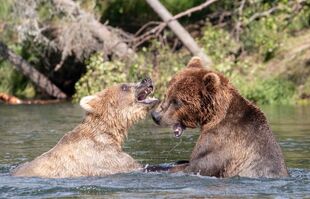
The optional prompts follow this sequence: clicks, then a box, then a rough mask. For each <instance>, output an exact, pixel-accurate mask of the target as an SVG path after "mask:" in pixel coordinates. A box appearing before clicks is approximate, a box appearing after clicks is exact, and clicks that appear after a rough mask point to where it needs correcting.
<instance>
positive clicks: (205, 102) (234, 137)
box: [152, 57, 288, 177]
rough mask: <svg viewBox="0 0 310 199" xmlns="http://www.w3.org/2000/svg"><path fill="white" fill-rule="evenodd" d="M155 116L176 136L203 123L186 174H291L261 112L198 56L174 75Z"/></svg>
mask: <svg viewBox="0 0 310 199" xmlns="http://www.w3.org/2000/svg"><path fill="white" fill-rule="evenodd" d="M152 117H153V119H154V121H155V122H156V123H157V124H166V125H170V126H171V127H172V129H173V131H174V133H175V136H176V137H179V136H181V134H182V132H183V131H184V130H185V129H186V128H197V127H200V136H199V138H198V141H197V143H196V146H195V147H194V150H193V152H192V154H191V157H190V161H189V164H188V165H187V164H185V165H183V167H185V170H184V171H185V172H194V173H199V174H201V175H207V176H216V177H232V176H244V177H283V176H288V172H287V168H286V166H285V163H284V159H283V155H282V151H281V148H280V146H279V145H278V143H277V142H276V140H275V138H274V136H273V134H272V132H271V130H270V127H269V125H268V122H267V120H266V117H265V115H264V114H263V113H262V111H261V110H260V109H259V108H258V107H257V106H255V105H254V104H252V103H251V102H249V101H248V100H246V99H245V98H244V97H242V96H241V95H240V94H239V93H238V91H237V90H236V89H235V87H234V86H233V85H232V84H231V83H230V82H229V81H228V79H227V78H225V77H224V76H223V75H221V74H220V73H217V72H213V71H210V70H207V69H205V68H204V67H203V65H202V62H201V59H200V58H198V57H193V58H192V59H191V60H190V61H189V63H188V65H187V67H186V68H184V69H183V70H181V71H180V72H179V73H177V74H176V75H175V76H174V77H173V78H172V79H171V81H170V82H169V84H168V88H167V92H166V96H165V99H164V100H163V101H162V102H161V104H160V105H159V106H158V108H157V109H156V110H155V111H153V112H152ZM179 168H181V169H182V167H181V166H180V167H179ZM175 170H176V168H173V169H172V171H175Z"/></svg>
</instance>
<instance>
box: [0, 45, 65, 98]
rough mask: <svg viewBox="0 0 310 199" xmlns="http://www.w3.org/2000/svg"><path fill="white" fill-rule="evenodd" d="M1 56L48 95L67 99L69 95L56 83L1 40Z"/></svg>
mask: <svg viewBox="0 0 310 199" xmlns="http://www.w3.org/2000/svg"><path fill="white" fill-rule="evenodd" d="M0 56H2V57H3V58H4V59H7V60H8V61H9V62H10V63H11V64H12V65H13V66H15V68H16V69H17V70H18V71H20V72H21V73H23V74H24V75H25V76H26V77H28V78H29V79H30V80H31V81H32V82H33V83H34V84H36V85H37V86H38V87H39V88H40V89H42V90H43V91H45V92H46V93H47V94H48V95H50V96H53V97H56V98H58V99H65V98H67V95H66V94H65V93H63V92H62V91H61V90H60V89H59V88H58V87H57V86H56V85H54V84H53V83H52V82H51V81H50V80H49V79H48V78H46V77H45V76H44V75H43V74H42V73H40V72H39V71H38V70H36V69H35V68H34V67H32V66H31V65H30V64H29V63H28V62H26V61H25V60H24V59H23V58H22V57H20V56H18V55H16V54H15V53H14V52H12V51H11V50H10V49H8V47H7V46H6V45H5V44H4V43H3V42H1V41H0Z"/></svg>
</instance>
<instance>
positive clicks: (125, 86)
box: [121, 84, 129, 91]
mask: <svg viewBox="0 0 310 199" xmlns="http://www.w3.org/2000/svg"><path fill="white" fill-rule="evenodd" d="M121 89H122V91H129V86H127V85H126V84H123V85H122V86H121Z"/></svg>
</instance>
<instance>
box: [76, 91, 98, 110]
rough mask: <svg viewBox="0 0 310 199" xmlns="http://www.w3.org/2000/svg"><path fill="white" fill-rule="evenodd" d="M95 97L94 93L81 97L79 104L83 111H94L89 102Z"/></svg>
mask: <svg viewBox="0 0 310 199" xmlns="http://www.w3.org/2000/svg"><path fill="white" fill-rule="evenodd" d="M96 98H97V96H95V95H89V96H86V97H83V98H82V99H81V101H80V106H81V107H82V108H83V109H84V110H85V111H87V112H90V113H92V112H94V111H95V108H94V107H93V105H92V104H91V103H90V102H92V101H93V100H95V99H96Z"/></svg>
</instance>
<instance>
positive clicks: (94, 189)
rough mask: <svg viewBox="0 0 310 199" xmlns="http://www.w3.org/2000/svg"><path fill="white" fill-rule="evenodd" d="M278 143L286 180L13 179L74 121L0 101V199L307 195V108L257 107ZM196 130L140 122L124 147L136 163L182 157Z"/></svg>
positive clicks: (46, 108)
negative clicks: (286, 170) (178, 135)
mask: <svg viewBox="0 0 310 199" xmlns="http://www.w3.org/2000/svg"><path fill="white" fill-rule="evenodd" d="M262 109H263V110H264V112H265V113H266V115H267V117H268V120H269V121H270V124H271V127H272V129H273V132H274V134H275V136H276V138H277V140H278V142H279V143H280V145H281V147H282V149H283V151H284V155H285V160H286V163H287V166H288V167H289V172H290V174H291V177H289V178H283V179H250V178H240V177H234V178H228V179H217V178H213V177H205V176H197V175H190V174H182V173H177V174H167V173H142V172H135V173H127V174H117V175H112V176H107V177H84V178H74V179H42V178H20V177H12V176H10V175H9V171H10V169H12V168H14V167H15V166H16V165H18V164H20V163H22V162H25V161H30V160H32V159H33V158H35V157H36V156H38V155H40V154H42V153H43V152H45V151H47V150H49V149H50V148H51V147H53V146H54V145H55V144H56V143H57V141H58V140H59V139H60V138H61V137H62V136H63V134H64V133H66V132H67V131H69V130H71V129H72V128H73V127H74V126H75V125H76V124H77V123H79V122H80V121H81V120H82V117H83V114H84V113H83V111H82V110H81V109H80V108H79V106H77V105H72V104H69V103H68V104H67V103H65V104H57V105H25V106H24V105H21V106H7V105H3V104H0V198H55V197H62V198H63V197H70V198H71V197H83V198H88V197H89V198H205V197H207V198H249V197H250V198H309V197H310V106H308V107H305V106H301V107H297V106H266V107H262ZM197 137H198V130H191V131H186V132H184V133H183V136H182V137H181V139H176V138H174V136H173V135H172V133H171V130H170V129H169V128H161V127H158V126H155V125H154V124H153V123H152V121H151V120H150V119H147V120H145V121H143V122H141V123H139V124H137V125H135V126H134V127H133V128H131V129H130V132H129V136H128V139H127V141H126V144H125V146H124V150H125V151H127V152H128V153H129V154H131V155H132V156H133V157H134V158H136V159H137V160H138V161H139V162H141V163H143V164H159V163H170V162H174V161H176V160H186V159H188V158H189V156H190V153H191V150H192V149H193V146H194V144H195V142H196V140H197Z"/></svg>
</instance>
